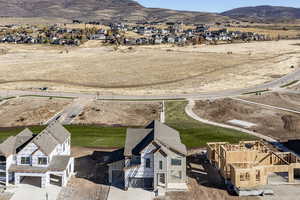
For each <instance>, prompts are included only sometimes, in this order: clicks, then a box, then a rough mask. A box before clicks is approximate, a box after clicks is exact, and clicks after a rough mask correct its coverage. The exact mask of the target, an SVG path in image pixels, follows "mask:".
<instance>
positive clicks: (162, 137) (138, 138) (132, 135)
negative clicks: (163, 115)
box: [124, 120, 187, 156]
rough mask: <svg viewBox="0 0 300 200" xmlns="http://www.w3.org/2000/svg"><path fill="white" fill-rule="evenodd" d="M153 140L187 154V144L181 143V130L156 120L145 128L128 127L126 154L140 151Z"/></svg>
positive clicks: (129, 154)
mask: <svg viewBox="0 0 300 200" xmlns="http://www.w3.org/2000/svg"><path fill="white" fill-rule="evenodd" d="M152 141H156V142H157V143H159V144H162V145H164V146H165V147H167V148H169V149H172V150H175V151H177V152H179V153H182V154H184V155H186V154H187V150H186V147H185V145H184V144H182V143H181V139H180V134H179V132H178V131H176V130H175V129H173V128H170V127H169V126H167V125H165V124H163V123H161V122H159V121H156V120H155V121H152V122H151V123H150V124H149V125H147V126H146V127H145V128H144V129H132V128H129V129H127V135H126V142H125V151H124V156H131V155H132V154H138V153H140V151H141V150H142V149H144V148H145V147H146V146H147V145H148V144H150V143H151V142H152Z"/></svg>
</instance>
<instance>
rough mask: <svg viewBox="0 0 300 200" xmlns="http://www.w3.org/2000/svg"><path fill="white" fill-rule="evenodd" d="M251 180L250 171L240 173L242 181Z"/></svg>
mask: <svg viewBox="0 0 300 200" xmlns="http://www.w3.org/2000/svg"><path fill="white" fill-rule="evenodd" d="M249 180H250V174H249V173H248V172H246V173H241V174H240V181H249Z"/></svg>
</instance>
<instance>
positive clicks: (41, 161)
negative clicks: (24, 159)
mask: <svg viewBox="0 0 300 200" xmlns="http://www.w3.org/2000/svg"><path fill="white" fill-rule="evenodd" d="M38 164H39V165H47V164H48V159H47V157H40V158H38Z"/></svg>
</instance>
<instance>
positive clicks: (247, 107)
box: [194, 94, 300, 140]
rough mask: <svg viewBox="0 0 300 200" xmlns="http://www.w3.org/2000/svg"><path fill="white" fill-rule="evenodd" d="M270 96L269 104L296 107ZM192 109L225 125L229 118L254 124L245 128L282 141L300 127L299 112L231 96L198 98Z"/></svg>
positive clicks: (274, 95) (296, 136)
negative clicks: (247, 101) (250, 102)
mask: <svg viewBox="0 0 300 200" xmlns="http://www.w3.org/2000/svg"><path fill="white" fill-rule="evenodd" d="M271 96H272V95H271V94H268V98H266V101H268V103H270V104H274V105H277V106H278V105H284V104H287V106H288V105H290V106H297V104H295V105H294V104H293V103H292V102H293V101H288V102H285V101H287V99H285V101H284V99H278V98H276V94H273V96H272V97H271ZM254 98H256V97H254ZM261 98H263V97H261ZM281 101H282V102H281ZM279 103H280V104H279ZM194 111H195V112H196V113H197V114H198V115H199V116H201V117H203V118H206V119H210V120H212V121H217V122H222V123H226V124H229V123H228V121H229V120H233V119H236V120H243V121H247V122H251V123H254V124H256V126H254V127H251V128H249V130H252V131H257V132H259V133H262V134H265V135H268V136H271V137H273V138H275V139H282V140H286V139H291V138H299V137H300V135H299V131H298V130H300V115H299V114H294V113H290V112H285V111H280V110H275V109H269V108H264V107H261V106H257V105H251V104H246V103H243V102H239V101H236V100H232V99H220V100H215V101H198V102H196V106H195V109H194Z"/></svg>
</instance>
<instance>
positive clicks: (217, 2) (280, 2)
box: [136, 0, 300, 12]
mask: <svg viewBox="0 0 300 200" xmlns="http://www.w3.org/2000/svg"><path fill="white" fill-rule="evenodd" d="M136 1H138V2H139V3H140V4H142V5H143V6H146V7H155V8H170V9H176V10H192V11H207V12H223V11H227V10H230V9H233V8H238V7H244V6H257V5H273V6H288V7H297V8H300V0H136Z"/></svg>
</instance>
